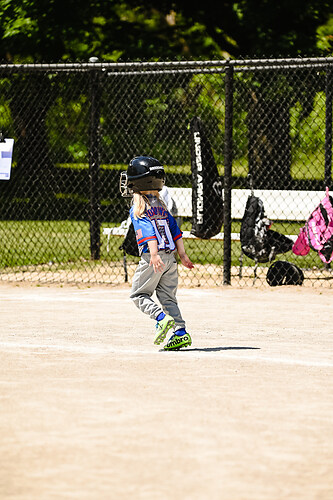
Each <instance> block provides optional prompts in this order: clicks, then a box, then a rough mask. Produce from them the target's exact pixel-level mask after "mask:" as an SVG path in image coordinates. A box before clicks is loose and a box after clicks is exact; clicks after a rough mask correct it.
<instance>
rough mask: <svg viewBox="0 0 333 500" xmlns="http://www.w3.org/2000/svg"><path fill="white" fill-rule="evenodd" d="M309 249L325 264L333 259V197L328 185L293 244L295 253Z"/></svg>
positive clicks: (306, 252)
mask: <svg viewBox="0 0 333 500" xmlns="http://www.w3.org/2000/svg"><path fill="white" fill-rule="evenodd" d="M310 249H312V250H315V251H316V252H318V254H319V257H320V258H321V260H322V261H323V262H325V264H328V263H329V262H331V261H332V260H333V198H332V196H330V195H329V188H328V187H327V188H326V194H325V197H324V198H323V200H322V201H321V202H320V203H319V205H318V206H317V207H316V208H315V209H314V211H313V212H312V214H311V215H310V217H309V218H308V220H307V221H306V223H305V226H303V227H302V228H301V229H300V233H299V236H298V238H297V240H296V241H295V243H294V245H293V252H294V254H295V255H307V254H308V253H309V251H310Z"/></svg>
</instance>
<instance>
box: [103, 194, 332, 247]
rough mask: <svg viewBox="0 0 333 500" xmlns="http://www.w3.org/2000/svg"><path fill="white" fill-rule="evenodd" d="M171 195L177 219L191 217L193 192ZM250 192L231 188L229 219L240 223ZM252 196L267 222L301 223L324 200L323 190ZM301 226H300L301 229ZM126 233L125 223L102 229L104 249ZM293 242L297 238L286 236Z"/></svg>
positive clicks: (234, 236)
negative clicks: (116, 237)
mask: <svg viewBox="0 0 333 500" xmlns="http://www.w3.org/2000/svg"><path fill="white" fill-rule="evenodd" d="M168 190H169V194H170V196H171V197H172V198H173V199H174V201H175V202H176V205H177V209H178V216H179V217H191V216H192V189H191V188H173V187H168ZM250 194H251V190H250V189H233V190H232V192H231V218H232V219H239V220H241V219H242V218H243V215H244V210H245V205H246V201H247V198H248V196H249V195H250ZM253 194H254V195H255V196H258V197H259V198H260V199H261V200H262V202H263V204H264V207H265V213H266V216H267V217H268V219H271V220H275V221H298V222H300V223H303V222H304V221H305V220H307V218H308V217H309V215H310V214H311V212H312V211H313V210H314V209H315V208H316V206H317V205H318V203H319V202H320V201H321V200H322V199H323V198H324V196H325V191H324V190H323V191H280V190H274V189H270V190H263V189H255V190H254V192H253ZM301 225H303V224H300V226H301ZM126 231H127V226H126V224H124V223H122V224H121V225H120V226H117V227H105V228H103V234H105V235H107V237H108V240H107V250H108V251H109V240H110V236H123V237H124V236H125V235H126ZM287 236H288V237H289V238H291V239H292V240H293V241H295V240H296V239H297V236H298V235H287ZM183 238H185V239H198V238H197V237H196V236H194V235H193V234H191V233H190V231H183ZM211 239H212V240H223V239H224V233H223V232H221V233H218V234H217V235H215V236H213V237H212V238H211ZM231 239H232V240H233V241H239V240H240V234H239V233H231Z"/></svg>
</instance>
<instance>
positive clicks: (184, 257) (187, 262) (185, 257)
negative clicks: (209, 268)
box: [179, 253, 194, 269]
mask: <svg viewBox="0 0 333 500" xmlns="http://www.w3.org/2000/svg"><path fill="white" fill-rule="evenodd" d="M179 258H180V261H181V263H182V264H183V266H185V267H187V269H193V268H194V264H193V262H191V261H190V259H189V257H188V255H187V254H186V253H184V254H179Z"/></svg>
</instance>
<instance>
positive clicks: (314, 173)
mask: <svg viewBox="0 0 333 500" xmlns="http://www.w3.org/2000/svg"><path fill="white" fill-rule="evenodd" d="M57 166H58V167H59V168H70V169H74V170H84V169H88V168H89V165H88V163H61V164H58V165H57ZM101 169H102V170H118V171H122V170H126V169H127V165H125V164H120V163H119V164H102V165H101ZM217 169H218V172H219V175H224V165H223V164H219V165H217ZM165 170H166V173H167V174H171V175H172V174H184V175H191V165H190V164H188V165H166V166H165ZM247 174H248V160H247V158H245V157H244V158H236V159H234V160H233V166H232V175H233V176H235V177H246V176H247ZM291 176H292V178H293V179H295V180H302V179H305V180H320V179H324V177H325V153H324V152H323V151H316V152H312V153H306V152H298V153H297V159H295V160H294V161H293V162H292V165H291Z"/></svg>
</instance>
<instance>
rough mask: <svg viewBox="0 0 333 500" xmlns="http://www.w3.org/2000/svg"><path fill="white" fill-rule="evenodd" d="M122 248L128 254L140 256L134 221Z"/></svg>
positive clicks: (129, 227) (130, 225)
mask: <svg viewBox="0 0 333 500" xmlns="http://www.w3.org/2000/svg"><path fill="white" fill-rule="evenodd" d="M119 249H120V250H123V251H124V252H125V253H127V254H128V255H133V256H134V257H139V249H138V244H137V241H136V236H135V231H134V226H133V222H130V224H129V226H128V229H127V232H126V235H125V238H124V241H123V242H122V244H121V245H120V247H119Z"/></svg>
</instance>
